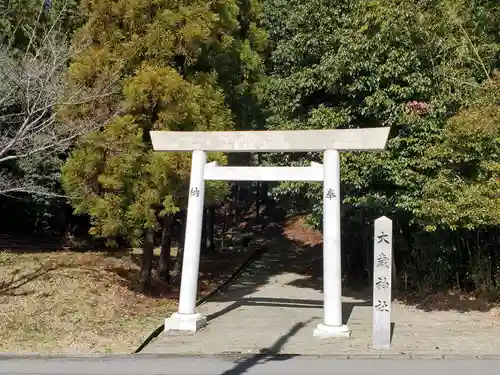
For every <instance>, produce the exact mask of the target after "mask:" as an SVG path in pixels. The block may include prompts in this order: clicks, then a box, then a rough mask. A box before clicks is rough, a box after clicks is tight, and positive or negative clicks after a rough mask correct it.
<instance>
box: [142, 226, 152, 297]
mask: <svg viewBox="0 0 500 375" xmlns="http://www.w3.org/2000/svg"><path fill="white" fill-rule="evenodd" d="M153 252H154V232H153V230H152V229H151V228H150V229H147V230H146V233H145V235H144V244H143V246H142V265H141V273H140V276H139V287H140V288H141V290H142V291H143V292H144V291H145V290H146V289H147V288H149V287H150V286H151V270H152V269H153V256H154V253H153Z"/></svg>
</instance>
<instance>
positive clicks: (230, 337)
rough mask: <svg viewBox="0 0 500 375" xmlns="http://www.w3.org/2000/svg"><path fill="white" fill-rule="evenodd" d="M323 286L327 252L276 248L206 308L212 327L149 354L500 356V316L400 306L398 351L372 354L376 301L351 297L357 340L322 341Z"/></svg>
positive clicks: (170, 339) (169, 339)
mask: <svg viewBox="0 0 500 375" xmlns="http://www.w3.org/2000/svg"><path fill="white" fill-rule="evenodd" d="M290 248H293V246H291V245H290V247H288V249H290ZM321 285H322V283H321V250H320V248H316V249H313V248H310V247H307V248H306V247H303V248H302V249H301V248H298V250H296V251H294V252H292V251H290V250H287V249H286V248H285V247H283V246H276V247H274V246H273V245H272V244H271V245H270V246H269V249H268V250H267V252H266V253H265V254H264V255H263V256H262V258H261V259H260V260H258V261H256V262H254V263H253V264H252V266H251V267H250V268H249V269H247V271H246V272H245V273H244V274H243V275H242V276H240V278H238V279H237V280H236V282H235V283H234V284H233V285H232V286H231V287H230V288H228V289H227V290H226V291H225V292H223V293H221V294H220V295H218V296H217V297H216V298H214V299H212V300H211V301H210V302H207V303H205V304H203V305H201V306H200V307H199V308H198V311H199V312H200V313H202V314H204V315H206V316H207V317H208V319H209V323H208V325H207V326H206V327H204V328H203V329H202V330H200V331H199V332H198V333H197V334H196V335H187V336H186V335H177V336H175V335H172V334H169V335H167V334H161V335H160V336H159V337H158V338H157V339H155V340H154V341H152V342H151V343H150V344H149V345H148V346H147V347H146V348H145V349H144V350H143V353H158V354H160V353H162V354H189V355H211V354H231V353H235V354H239V353H241V354H255V353H281V354H302V355H338V356H340V357H352V358H357V357H377V356H379V355H380V354H381V355H382V357H384V356H388V357H389V356H390V357H394V356H396V357H412V358H418V357H421V358H443V357H445V358H446V357H451V358H453V357H454V356H459V357H460V356H462V355H468V356H478V357H492V356H496V355H498V356H499V358H500V317H498V316H495V315H494V314H493V313H492V312H488V311H486V312H480V311H466V310H465V311H464V310H463V309H462V311H457V310H448V311H446V310H434V311H423V310H421V309H419V308H416V307H410V306H406V305H402V304H400V303H396V302H395V303H393V312H392V321H393V322H394V324H393V338H392V345H393V347H392V349H390V350H388V351H376V350H374V349H371V347H370V346H371V329H372V302H371V300H370V298H369V297H368V296H365V297H364V298H363V297H361V296H359V295H358V296H356V295H354V294H350V293H348V292H345V293H344V297H343V317H344V320H345V321H346V322H347V324H348V325H349V327H350V328H351V330H352V334H351V337H350V338H339V339H328V340H324V339H323V340H322V339H317V338H314V337H313V335H312V332H313V329H314V328H315V327H316V325H317V324H318V323H320V322H321V321H322V292H321Z"/></svg>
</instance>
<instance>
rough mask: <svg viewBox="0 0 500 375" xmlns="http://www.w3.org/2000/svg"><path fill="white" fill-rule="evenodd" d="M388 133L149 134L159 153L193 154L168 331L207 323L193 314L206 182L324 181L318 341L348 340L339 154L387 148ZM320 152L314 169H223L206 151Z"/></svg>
mask: <svg viewBox="0 0 500 375" xmlns="http://www.w3.org/2000/svg"><path fill="white" fill-rule="evenodd" d="M389 130H390V128H388V127H384V128H364V129H333V130H290V131H220V132H178V131H151V132H150V134H151V140H152V143H153V149H154V150H155V151H170V152H174V151H191V152H192V160H191V180H190V185H189V199H188V209H187V219H186V236H185V242H184V260H183V262H182V276H181V290H180V298H179V309H178V311H177V312H176V313H174V314H172V315H171V316H170V317H168V318H166V319H165V331H169V330H177V331H188V332H196V331H198V330H199V329H200V328H201V327H203V326H204V325H206V324H207V318H206V317H204V316H202V315H201V314H199V313H197V312H196V311H195V308H196V296H197V288H198V273H199V263H200V245H201V227H202V219H203V203H204V193H205V180H224V181H228V180H232V181H323V306H324V322H323V323H321V324H318V326H317V327H316V328H315V330H314V332H313V335H314V336H316V337H321V338H327V337H348V336H350V333H351V331H350V330H349V328H348V327H347V326H346V325H343V324H342V272H341V230H340V206H341V200H340V157H339V151H371V150H382V149H384V148H385V145H386V142H387V138H388V136H389ZM209 151H218V152H319V151H322V152H323V154H324V156H323V165H321V164H318V163H311V166H310V167H259V166H258V167H223V166H218V165H217V164H216V163H215V162H214V163H208V164H207V159H206V152H209Z"/></svg>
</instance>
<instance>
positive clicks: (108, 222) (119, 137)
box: [63, 0, 262, 287]
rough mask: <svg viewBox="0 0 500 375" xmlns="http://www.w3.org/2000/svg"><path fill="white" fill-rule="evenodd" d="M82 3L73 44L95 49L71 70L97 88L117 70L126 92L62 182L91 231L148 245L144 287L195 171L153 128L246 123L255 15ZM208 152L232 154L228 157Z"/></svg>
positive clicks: (203, 7)
mask: <svg viewBox="0 0 500 375" xmlns="http://www.w3.org/2000/svg"><path fill="white" fill-rule="evenodd" d="M243 3H245V2H243ZM245 4H246V3H245ZM84 6H85V9H86V11H87V13H88V14H89V20H88V22H87V23H86V24H85V25H84V26H83V27H82V29H81V30H80V31H79V33H78V37H77V38H76V40H75V43H76V44H77V45H78V44H79V43H89V46H88V48H86V49H85V50H84V51H83V52H82V53H81V54H79V55H78V56H76V57H75V58H74V59H73V61H72V64H71V66H70V71H71V73H72V77H73V78H74V79H75V80H77V81H78V82H81V83H84V84H86V85H88V86H90V87H93V86H94V85H96V84H99V82H101V81H102V80H106V77H107V76H108V72H109V71H115V70H119V71H120V85H121V92H120V93H119V94H117V95H115V96H113V97H110V98H108V99H107V100H103V101H101V103H100V107H99V108H100V111H102V112H104V113H110V112H113V111H114V110H115V109H116V108H120V109H121V111H123V115H121V116H118V117H116V118H114V119H113V120H112V121H111V122H110V123H109V124H107V125H106V126H104V127H103V128H102V129H101V130H100V131H98V132H95V133H93V134H91V135H89V136H87V137H85V138H84V139H82V140H81V142H80V143H79V145H78V147H77V148H76V149H75V150H74V151H73V152H72V154H71V156H70V157H69V159H68V161H67V163H66V165H65V166H64V168H63V183H64V188H65V190H66V192H67V194H68V196H69V197H70V200H71V203H72V205H73V206H74V208H75V212H76V213H88V214H89V215H90V216H91V217H92V224H93V227H92V229H91V233H92V234H93V235H95V236H98V237H104V238H108V239H110V240H113V239H115V240H116V239H119V238H122V239H125V240H126V241H127V242H128V243H130V244H133V245H138V244H141V245H142V246H143V268H142V271H141V277H140V284H141V286H142V287H147V285H148V284H149V281H150V277H151V267H152V254H153V253H152V250H153V245H154V244H153V243H152V241H153V239H154V236H153V233H154V232H155V231H156V230H157V229H159V222H162V221H163V222H165V220H163V218H165V217H166V216H167V217H168V216H171V215H173V214H175V213H176V212H177V211H178V210H180V209H181V208H182V207H184V206H185V204H186V201H187V196H186V190H187V189H186V188H187V185H188V178H189V170H190V168H189V162H190V155H185V154H158V153H155V152H154V151H153V150H152V148H151V144H150V139H149V131H150V130H152V129H155V130H200V131H205V130H226V129H231V128H233V127H234V126H235V119H236V120H237V121H238V125H240V126H242V125H243V126H245V123H242V122H243V121H246V120H238V119H241V118H244V116H243V115H241V114H242V113H244V110H242V109H241V108H238V107H239V104H240V103H241V101H242V100H244V99H245V100H247V101H252V100H257V94H253V90H255V84H256V82H258V80H259V79H260V74H259V72H260V70H261V69H262V61H261V59H260V57H259V53H258V51H259V48H261V47H260V46H259V43H260V39H256V38H255V37H254V35H258V30H256V32H252V30H247V31H246V32H245V33H244V34H241V33H242V27H241V25H240V22H241V20H250V21H252V17H254V13H252V12H250V11H249V8H248V9H247V8H244V7H243V6H241V5H240V6H238V4H237V3H236V2H233V1H229V2H228V1H224V2H222V1H209V2H202V1H178V2H163V1H161V2H160V1H154V0H128V1H122V2H119V3H117V2H115V1H111V0H107V1H101V0H100V1H97V0H95V1H94V0H89V1H86V2H85V3H84ZM244 10H245V12H246V13H243V11H244ZM250 24H253V21H252V22H250ZM254 28H255V27H254ZM250 29H251V28H250ZM254 47H255V50H254ZM236 73H238V74H237V75H236ZM238 85H239V86H238ZM228 94H232V96H231V95H228ZM252 97H254V98H255V99H252ZM229 98H230V99H229ZM75 116H76V117H77V118H82V119H85V118H86V115H85V113H80V112H76V113H75ZM209 159H210V160H217V161H218V162H219V163H222V164H223V163H225V161H226V158H225V156H224V155H221V154H210V155H209ZM207 185H208V186H207V196H206V199H207V202H208V203H211V202H214V201H216V200H217V199H220V198H222V197H224V196H225V195H226V194H227V184H225V183H221V182H216V183H211V184H207Z"/></svg>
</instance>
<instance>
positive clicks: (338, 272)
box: [313, 150, 351, 338]
mask: <svg viewBox="0 0 500 375" xmlns="http://www.w3.org/2000/svg"><path fill="white" fill-rule="evenodd" d="M323 173H324V175H323V304H324V310H323V311H324V322H323V323H321V324H318V326H317V327H316V329H315V330H314V332H313V335H314V336H315V337H319V338H330V337H349V336H350V335H351V330H350V329H349V327H348V326H347V325H345V324H343V322H342V266H341V231H340V205H341V200H340V154H339V152H338V151H337V150H325V152H324V157H323Z"/></svg>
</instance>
